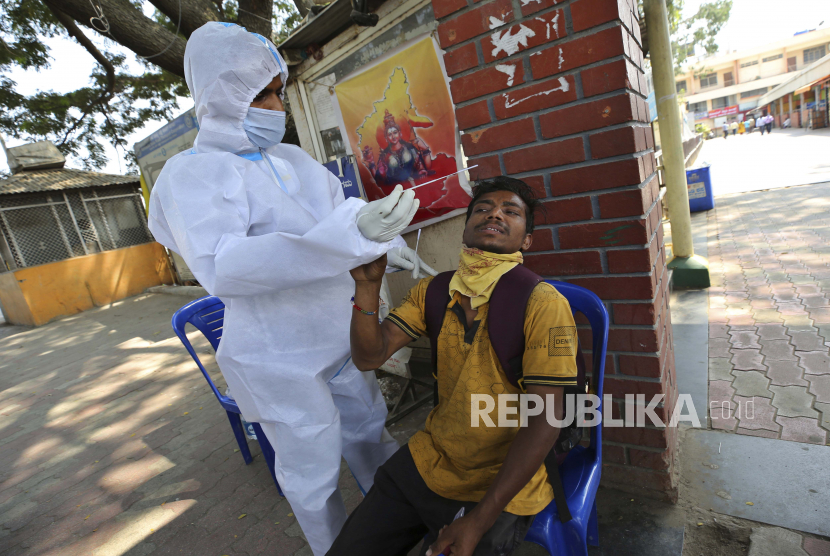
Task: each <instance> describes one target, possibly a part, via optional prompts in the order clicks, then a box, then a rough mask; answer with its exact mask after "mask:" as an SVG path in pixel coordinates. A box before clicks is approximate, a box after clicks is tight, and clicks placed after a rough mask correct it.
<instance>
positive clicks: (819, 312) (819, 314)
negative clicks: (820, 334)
mask: <svg viewBox="0 0 830 556" xmlns="http://www.w3.org/2000/svg"><path fill="white" fill-rule="evenodd" d="M809 314H810V319H812V321H813V322H814V323H816V325H819V324H830V309H823V308H818V309H810V311H809Z"/></svg>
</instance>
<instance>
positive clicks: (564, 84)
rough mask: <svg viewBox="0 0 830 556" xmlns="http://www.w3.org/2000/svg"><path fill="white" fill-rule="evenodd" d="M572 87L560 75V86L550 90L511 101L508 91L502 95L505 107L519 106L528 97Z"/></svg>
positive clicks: (563, 90) (566, 90)
mask: <svg viewBox="0 0 830 556" xmlns="http://www.w3.org/2000/svg"><path fill="white" fill-rule="evenodd" d="M496 68H498V66H496ZM570 88H571V85H570V83H568V80H567V79H565V78H564V77H560V78H559V86H558V87H555V88H553V89H551V90H549V91H542V92H540V93H534V94H532V95H528V96H526V97H525V98H520V99H518V100H512V101H511V100H510V95H508V94H507V93H504V94H503V95H502V96H503V97H504V107H505V108H513V107H514V106H517V105H519V104H521V103H523V102H524V101H526V100H528V99H531V98H533V97H538V96H541V95H545V96H547V95H549V94H551V93H553V92H556V91H562V92H563V93H567V92H568V91H569V90H570Z"/></svg>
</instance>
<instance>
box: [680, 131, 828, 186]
mask: <svg viewBox="0 0 830 556" xmlns="http://www.w3.org/2000/svg"><path fill="white" fill-rule="evenodd" d="M703 162H709V163H710V164H711V165H712V189H713V191H714V194H715V197H717V196H719V195H727V194H730V193H742V192H745V191H758V190H762V189H777V188H781V187H791V186H793V185H805V184H810V183H820V182H825V181H830V130H828V129H822V130H815V131H812V130H804V129H783V130H782V129H773V130H772V133H771V134H764V135H763V136H762V135H761V134H760V133H759V132H757V131H756V132H753V133H751V134H749V135H746V134H744V135H735V136H732V135H730V136H729V138H728V139H724V138H723V137H722V136H719V137H716V138H714V139H709V140H708V141H705V142H704V144H703V149H702V150H701V153H700V156H698V158H697V162H696V164H695V166H699V165H701V164H702V163H703Z"/></svg>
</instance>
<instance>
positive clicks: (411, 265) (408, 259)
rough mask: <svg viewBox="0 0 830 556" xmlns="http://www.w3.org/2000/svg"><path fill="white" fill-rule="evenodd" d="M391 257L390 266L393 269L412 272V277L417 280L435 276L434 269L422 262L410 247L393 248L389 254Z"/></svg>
mask: <svg viewBox="0 0 830 556" xmlns="http://www.w3.org/2000/svg"><path fill="white" fill-rule="evenodd" d="M387 255H388V256H389V263H388V264H389V266H391V267H393V268H400V269H401V270H411V271H412V277H413V278H415V279H416V280H417V279H418V278H426V275H427V274H429V275H430V276H435V275H437V274H438V273H437V272H435V271H434V270H433V269H432V267H430V266H429V265H428V264H426V263H425V262H424V261H422V260H421V257H419V256H418V254H417V253H415V250H414V249H410V248H409V247H393V248H392V249H390V250H389V251H388V253H387Z"/></svg>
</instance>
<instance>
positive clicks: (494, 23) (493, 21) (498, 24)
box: [490, 15, 504, 29]
mask: <svg viewBox="0 0 830 556" xmlns="http://www.w3.org/2000/svg"><path fill="white" fill-rule="evenodd" d="M502 25H504V21H502V20H501V19H499V18H497V17H493V16H492V15H491V16H490V29H495V28H497V27H501V26H502Z"/></svg>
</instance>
